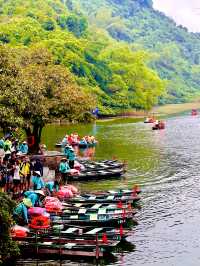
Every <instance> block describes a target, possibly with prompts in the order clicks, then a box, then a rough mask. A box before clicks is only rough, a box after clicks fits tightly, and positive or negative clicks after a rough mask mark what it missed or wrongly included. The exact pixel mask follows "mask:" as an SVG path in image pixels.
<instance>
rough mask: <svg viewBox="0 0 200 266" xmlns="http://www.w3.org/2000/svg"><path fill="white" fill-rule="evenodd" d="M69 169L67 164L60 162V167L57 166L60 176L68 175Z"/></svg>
mask: <svg viewBox="0 0 200 266" xmlns="http://www.w3.org/2000/svg"><path fill="white" fill-rule="evenodd" d="M70 170H71V169H70V167H69V164H68V163H67V162H61V163H60V165H59V171H60V172H61V173H62V174H66V173H70Z"/></svg>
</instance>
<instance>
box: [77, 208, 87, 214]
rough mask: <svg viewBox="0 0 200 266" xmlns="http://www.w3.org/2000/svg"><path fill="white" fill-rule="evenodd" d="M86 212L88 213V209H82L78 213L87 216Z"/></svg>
mask: <svg viewBox="0 0 200 266" xmlns="http://www.w3.org/2000/svg"><path fill="white" fill-rule="evenodd" d="M86 211H87V210H86V209H80V210H79V211H78V213H79V214H85V213H86Z"/></svg>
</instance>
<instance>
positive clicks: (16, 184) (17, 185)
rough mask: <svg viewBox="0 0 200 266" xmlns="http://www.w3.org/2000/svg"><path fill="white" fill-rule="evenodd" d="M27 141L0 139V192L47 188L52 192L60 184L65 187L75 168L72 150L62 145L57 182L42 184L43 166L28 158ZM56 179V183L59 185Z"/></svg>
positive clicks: (38, 161) (14, 192)
mask: <svg viewBox="0 0 200 266" xmlns="http://www.w3.org/2000/svg"><path fill="white" fill-rule="evenodd" d="M28 152H29V147H28V144H27V142H26V141H23V142H22V143H20V142H19V141H18V140H17V139H14V138H10V137H7V138H2V139H0V191H1V192H8V193H10V194H12V195H18V194H21V193H23V192H24V191H28V190H30V189H32V190H41V189H47V190H49V192H50V193H51V192H52V191H53V189H54V188H56V189H57V187H58V186H59V184H60V183H62V184H65V183H66V182H67V177H68V175H69V174H70V172H71V169H73V168H74V161H75V159H76V155H75V151H74V149H73V148H72V146H70V145H65V148H64V156H63V158H62V160H61V162H60V164H59V166H58V169H55V170H57V171H56V173H57V176H56V178H55V179H56V180H54V181H49V182H47V183H45V182H44V181H43V178H42V177H43V163H42V161H41V160H40V159H38V158H37V159H31V156H29V155H28ZM58 180H59V182H58Z"/></svg>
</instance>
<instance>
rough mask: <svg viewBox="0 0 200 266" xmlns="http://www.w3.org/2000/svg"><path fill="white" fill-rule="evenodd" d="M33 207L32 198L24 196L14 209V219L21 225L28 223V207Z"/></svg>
mask: <svg viewBox="0 0 200 266" xmlns="http://www.w3.org/2000/svg"><path fill="white" fill-rule="evenodd" d="M30 207H32V203H31V200H30V199H27V198H24V199H23V201H22V202H20V203H19V204H18V205H17V207H16V208H15V210H14V213H13V219H14V221H15V222H16V223H17V224H18V225H21V226H24V225H27V224H28V208H30Z"/></svg>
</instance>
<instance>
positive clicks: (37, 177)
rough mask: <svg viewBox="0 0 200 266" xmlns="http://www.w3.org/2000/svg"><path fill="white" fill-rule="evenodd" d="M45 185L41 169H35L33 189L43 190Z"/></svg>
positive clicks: (32, 181) (32, 180) (32, 182)
mask: <svg viewBox="0 0 200 266" xmlns="http://www.w3.org/2000/svg"><path fill="white" fill-rule="evenodd" d="M44 187H45V185H44V181H43V179H42V177H41V174H40V172H39V171H33V176H32V178H31V188H33V190H41V189H43V188H44Z"/></svg>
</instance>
